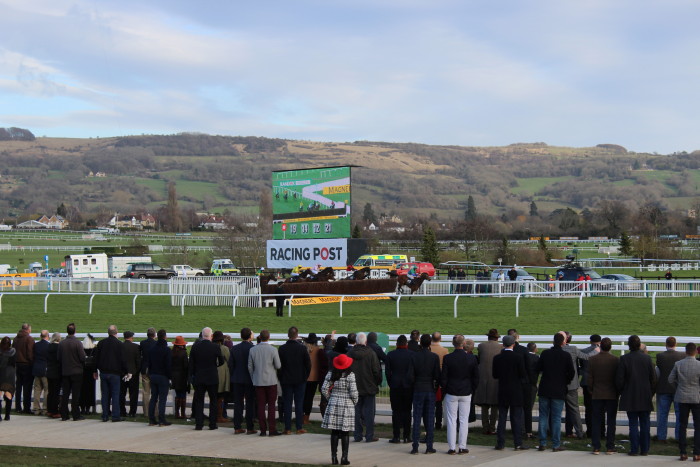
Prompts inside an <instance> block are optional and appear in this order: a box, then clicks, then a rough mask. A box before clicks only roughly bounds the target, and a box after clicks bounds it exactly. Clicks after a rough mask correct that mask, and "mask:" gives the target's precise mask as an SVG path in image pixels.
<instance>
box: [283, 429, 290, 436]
mask: <svg viewBox="0 0 700 467" xmlns="http://www.w3.org/2000/svg"><path fill="white" fill-rule="evenodd" d="M282 434H283V435H291V434H292V430H284V431H283V432H282Z"/></svg>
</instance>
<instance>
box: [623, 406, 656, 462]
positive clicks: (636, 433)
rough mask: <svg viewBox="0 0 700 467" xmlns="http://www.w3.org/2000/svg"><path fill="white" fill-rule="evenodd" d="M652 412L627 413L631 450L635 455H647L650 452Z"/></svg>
mask: <svg viewBox="0 0 700 467" xmlns="http://www.w3.org/2000/svg"><path fill="white" fill-rule="evenodd" d="M649 419H650V412H649V411H634V412H627V420H629V432H630V450H629V452H631V453H635V454H639V453H641V454H646V453H647V452H649V444H650V442H651V431H650V430H651V428H650V420H649Z"/></svg>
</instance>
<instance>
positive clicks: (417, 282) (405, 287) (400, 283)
mask: <svg viewBox="0 0 700 467" xmlns="http://www.w3.org/2000/svg"><path fill="white" fill-rule="evenodd" d="M426 280H428V281H429V280H430V276H429V275H428V273H427V272H424V273H422V274H421V275H420V276H418V277H416V278H414V279H409V278H408V275H406V274H401V275H399V276H398V277H397V278H396V293H397V294H404V293H406V292H408V294H409V295H413V293H414V292H415V291H416V290H418V289H420V286H421V285H423V282H425V281H426ZM408 299H409V300H410V299H411V297H409V298H408Z"/></svg>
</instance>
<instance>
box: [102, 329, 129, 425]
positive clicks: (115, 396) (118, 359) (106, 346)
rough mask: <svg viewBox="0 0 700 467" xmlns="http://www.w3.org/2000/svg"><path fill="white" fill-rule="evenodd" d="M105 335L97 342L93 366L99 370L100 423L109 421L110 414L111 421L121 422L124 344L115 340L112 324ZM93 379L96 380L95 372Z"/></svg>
mask: <svg viewBox="0 0 700 467" xmlns="http://www.w3.org/2000/svg"><path fill="white" fill-rule="evenodd" d="M107 334H108V336H107V338H105V339H102V340H101V341H100V342H98V343H97V347H96V348H95V364H96V365H97V370H99V376H100V391H102V421H103V422H106V421H107V420H109V414H110V413H111V414H112V421H113V422H120V421H121V420H122V418H121V409H120V408H119V394H120V380H121V376H122V375H123V374H125V373H126V362H125V360H124V343H123V342H121V341H120V340H119V339H117V327H116V326H115V325H113V324H112V325H111V326H109V328H107ZM94 377H95V379H97V371H96V372H95V374H94ZM110 402H111V408H110Z"/></svg>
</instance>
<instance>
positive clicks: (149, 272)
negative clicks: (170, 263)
mask: <svg viewBox="0 0 700 467" xmlns="http://www.w3.org/2000/svg"><path fill="white" fill-rule="evenodd" d="M176 275H177V273H176V272H175V271H174V270H172V269H166V268H162V267H160V266H158V265H157V264H155V263H133V264H130V265H129V266H128V267H127V268H126V275H125V276H124V277H126V278H127V279H170V278H171V277H175V276H176Z"/></svg>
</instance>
